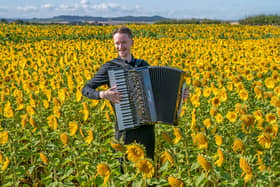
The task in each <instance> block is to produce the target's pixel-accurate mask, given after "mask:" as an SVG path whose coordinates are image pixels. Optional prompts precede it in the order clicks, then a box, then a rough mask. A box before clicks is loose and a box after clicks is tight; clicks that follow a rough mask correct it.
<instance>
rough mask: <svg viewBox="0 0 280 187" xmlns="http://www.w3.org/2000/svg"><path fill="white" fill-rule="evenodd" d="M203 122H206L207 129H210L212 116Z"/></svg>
mask: <svg viewBox="0 0 280 187" xmlns="http://www.w3.org/2000/svg"><path fill="white" fill-rule="evenodd" d="M203 124H204V126H205V127H206V128H207V129H209V128H210V127H211V120H210V118H207V119H205V120H203Z"/></svg>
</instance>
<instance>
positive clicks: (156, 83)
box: [149, 66, 184, 125]
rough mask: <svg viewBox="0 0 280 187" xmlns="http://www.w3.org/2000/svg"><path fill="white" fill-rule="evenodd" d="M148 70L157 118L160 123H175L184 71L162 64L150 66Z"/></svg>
mask: <svg viewBox="0 0 280 187" xmlns="http://www.w3.org/2000/svg"><path fill="white" fill-rule="evenodd" d="M149 71H150V77H151V82H152V87H153V93H154V100H155V106H156V111H157V120H158V121H159V122H162V123H167V124H171V125H176V124H177V118H178V111H179V110H180V109H179V108H180V102H181V98H182V85H183V75H184V72H183V71H181V70H178V69H175V68H170V67H164V66H151V67H149Z"/></svg>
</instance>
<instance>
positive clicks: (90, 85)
mask: <svg viewBox="0 0 280 187" xmlns="http://www.w3.org/2000/svg"><path fill="white" fill-rule="evenodd" d="M104 84H109V77H108V64H107V63H106V64H104V65H103V66H102V67H101V68H100V69H99V71H98V72H97V73H96V74H95V75H94V77H93V78H92V79H91V80H89V81H88V82H87V83H86V85H85V86H84V87H83V89H82V94H83V96H86V97H88V98H90V99H101V97H100V91H97V90H96V88H98V87H99V86H101V85H104Z"/></svg>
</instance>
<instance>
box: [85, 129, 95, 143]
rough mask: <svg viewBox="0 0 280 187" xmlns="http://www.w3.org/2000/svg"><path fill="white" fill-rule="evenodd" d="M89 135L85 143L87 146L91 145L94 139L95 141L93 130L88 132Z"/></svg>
mask: <svg viewBox="0 0 280 187" xmlns="http://www.w3.org/2000/svg"><path fill="white" fill-rule="evenodd" d="M87 133H88V135H87V137H86V138H85V142H86V143H87V144H90V143H91V142H92V141H93V139H94V137H93V132H92V131H91V130H88V131H87Z"/></svg>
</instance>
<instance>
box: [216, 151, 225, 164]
mask: <svg viewBox="0 0 280 187" xmlns="http://www.w3.org/2000/svg"><path fill="white" fill-rule="evenodd" d="M216 157H218V158H219V159H218V160H217V161H216V162H215V165H217V166H218V167H221V166H222V164H223V163H224V160H225V159H224V154H223V152H222V150H221V149H218V150H217V154H216V155H214V156H213V158H216Z"/></svg>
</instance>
